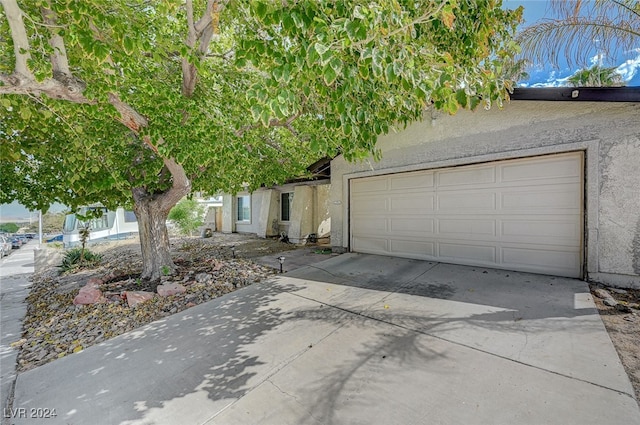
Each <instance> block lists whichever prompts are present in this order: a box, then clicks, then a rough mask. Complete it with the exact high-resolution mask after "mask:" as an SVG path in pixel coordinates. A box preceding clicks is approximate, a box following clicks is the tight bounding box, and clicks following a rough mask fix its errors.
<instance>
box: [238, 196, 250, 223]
mask: <svg viewBox="0 0 640 425" xmlns="http://www.w3.org/2000/svg"><path fill="white" fill-rule="evenodd" d="M245 198H246V199H247V204H248V207H245V206H244V201H241V199H245ZM241 205H242V211H243V214H242V217H240V211H241V210H240V206H241ZM245 208H246V209H247V210H248V215H249V217H248V218H246V219H245V215H244V210H245ZM235 210H236V211H235V218H236V223H241V224H250V223H251V195H248V194H247V195H237V196H236V208H235Z"/></svg>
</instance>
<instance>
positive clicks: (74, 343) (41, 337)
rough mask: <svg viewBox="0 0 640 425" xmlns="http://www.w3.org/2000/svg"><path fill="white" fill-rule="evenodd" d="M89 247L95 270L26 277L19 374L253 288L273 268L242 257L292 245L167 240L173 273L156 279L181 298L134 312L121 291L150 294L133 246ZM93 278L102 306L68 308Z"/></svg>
mask: <svg viewBox="0 0 640 425" xmlns="http://www.w3.org/2000/svg"><path fill="white" fill-rule="evenodd" d="M232 247H233V249H232ZM89 249H90V250H91V251H92V252H95V253H100V254H102V256H103V259H102V261H101V263H100V265H99V266H98V267H95V268H91V269H81V270H77V271H75V272H74V273H70V274H60V272H59V270H58V269H57V268H53V269H49V270H45V271H43V272H41V273H37V274H34V275H33V279H32V282H33V284H32V287H31V291H30V293H29V296H28V298H27V303H28V306H27V314H26V317H25V320H24V324H23V335H22V339H20V340H19V341H16V342H14V343H13V344H12V345H13V346H14V347H16V348H19V349H20V353H19V354H18V370H19V371H25V370H29V369H31V368H34V367H37V366H40V365H43V364H45V363H48V362H51V361H54V360H56V359H58V358H61V357H64V356H67V355H69V354H72V353H76V352H78V351H81V350H82V349H84V348H87V347H89V346H91V345H93V344H97V343H100V342H102V341H105V340H107V339H109V338H113V337H115V336H118V335H120V334H123V333H125V332H128V331H130V330H133V329H135V328H137V327H140V326H142V325H145V324H147V323H150V322H152V321H154V320H158V319H160V318H162V317H166V316H168V315H171V314H175V313H177V312H180V311H182V310H185V309H187V308H190V307H193V306H195V305H197V304H200V303H203V302H206V301H209V300H211V299H213V298H215V297H219V296H221V295H224V294H226V293H229V292H232V291H234V290H236V289H238V288H241V287H244V286H247V285H251V284H254V283H258V282H260V281H262V280H264V279H265V278H268V277H269V276H271V275H272V274H274V273H275V272H276V270H274V269H272V268H270V267H266V266H263V265H259V264H256V263H254V262H253V261H251V260H250V258H254V257H260V256H265V255H269V254H270V253H277V252H282V251H286V250H289V249H295V246H294V245H291V244H284V243H281V242H279V241H277V240H273V239H256V238H252V237H250V236H246V235H238V234H232V235H218V234H216V235H214V237H213V238H208V239H199V238H184V239H177V240H172V256H173V259H174V262H175V263H176V265H177V266H178V269H177V272H176V274H175V275H173V276H168V277H167V278H166V279H164V278H163V282H162V283H178V284H181V285H182V286H184V287H185V288H186V292H184V293H182V294H179V295H172V296H168V297H160V296H158V295H157V294H156V295H155V296H154V297H153V299H151V300H150V301H146V302H143V303H141V304H138V305H136V306H134V307H130V306H129V304H128V301H127V297H126V294H125V291H145V290H150V289H155V288H149V287H147V286H146V285H145V283H144V282H141V281H140V280H139V279H137V278H136V275H137V274H139V270H140V268H141V263H142V261H141V257H140V247H139V244H138V241H137V240H128V241H121V242H118V243H107V244H103V245H96V246H91V247H89ZM234 251H235V252H234ZM96 279H99V289H100V290H101V291H102V293H103V294H104V296H105V298H106V300H105V302H102V303H98V304H91V305H74V304H73V299H74V297H75V296H76V295H77V294H78V292H79V290H80V288H82V287H83V286H85V284H86V283H87V282H88V281H89V280H93V281H96Z"/></svg>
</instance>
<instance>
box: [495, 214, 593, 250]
mask: <svg viewBox="0 0 640 425" xmlns="http://www.w3.org/2000/svg"><path fill="white" fill-rule="evenodd" d="M501 225H502V226H501V230H502V232H501V233H502V236H503V240H505V241H510V242H516V241H517V242H523V243H526V242H535V240H536V239H540V240H544V241H546V242H547V243H549V244H562V245H566V244H567V241H569V242H570V244H571V245H578V244H579V243H580V236H581V233H582V232H581V231H580V226H579V225H578V223H575V222H574V221H572V220H570V219H567V220H536V219H526V220H504V221H502V222H501Z"/></svg>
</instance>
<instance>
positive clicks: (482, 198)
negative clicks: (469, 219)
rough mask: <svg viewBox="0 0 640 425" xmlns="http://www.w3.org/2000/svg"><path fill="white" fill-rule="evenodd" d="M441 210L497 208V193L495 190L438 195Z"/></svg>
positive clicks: (439, 209)
mask: <svg viewBox="0 0 640 425" xmlns="http://www.w3.org/2000/svg"><path fill="white" fill-rule="evenodd" d="M437 199H438V211H439V212H441V213H442V212H447V211H451V212H454V213H455V212H464V211H465V210H466V211H469V209H471V211H474V210H492V211H493V210H495V209H496V194H495V193H494V192H480V193H477V192H476V193H474V192H464V193H457V192H456V193H443V194H438V195H437Z"/></svg>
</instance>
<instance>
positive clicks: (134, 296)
mask: <svg viewBox="0 0 640 425" xmlns="http://www.w3.org/2000/svg"><path fill="white" fill-rule="evenodd" d="M124 295H125V297H126V298H127V303H128V304H129V307H135V306H137V305H138V304H140V303H143V302H145V301H149V300H150V299H152V298H153V297H154V295H155V294H154V293H153V292H147V291H125V292H124Z"/></svg>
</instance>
